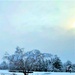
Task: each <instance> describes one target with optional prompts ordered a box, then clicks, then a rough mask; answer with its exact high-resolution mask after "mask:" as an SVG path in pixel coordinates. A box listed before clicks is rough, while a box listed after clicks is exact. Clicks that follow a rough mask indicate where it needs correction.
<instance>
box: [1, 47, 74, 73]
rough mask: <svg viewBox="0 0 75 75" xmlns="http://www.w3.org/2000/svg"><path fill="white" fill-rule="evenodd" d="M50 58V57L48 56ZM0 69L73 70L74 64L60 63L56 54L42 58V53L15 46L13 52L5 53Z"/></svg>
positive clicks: (69, 62)
mask: <svg viewBox="0 0 75 75" xmlns="http://www.w3.org/2000/svg"><path fill="white" fill-rule="evenodd" d="M48 58H50V57H48ZM3 59H6V60H7V61H5V60H4V61H3V62H2V63H1V64H0V69H8V70H26V71H46V72H47V71H51V72H53V71H54V72H70V71H71V72H75V64H73V63H72V62H71V61H67V62H65V63H62V61H61V60H60V58H59V57H58V56H57V55H54V57H53V58H50V59H44V55H43V54H42V53H40V52H39V51H37V52H36V53H35V54H34V53H31V52H29V53H25V52H24V49H23V48H19V47H17V48H16V50H15V52H14V54H12V55H10V54H8V53H5V55H4V56H3Z"/></svg>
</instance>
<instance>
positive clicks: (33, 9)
mask: <svg viewBox="0 0 75 75" xmlns="http://www.w3.org/2000/svg"><path fill="white" fill-rule="evenodd" d="M74 23H75V1H65V0H63V1H60V0H53V1H32V0H30V1H8V0H7V1H0V59H1V58H2V56H3V54H4V53H5V51H7V52H8V53H11V54H12V53H13V52H14V51H15V48H16V47H17V46H19V47H23V48H25V52H27V51H30V50H33V49H39V50H40V51H41V52H47V53H51V54H54V55H55V54H57V55H58V56H59V57H60V58H61V60H62V61H63V62H65V61H67V60H71V61H72V62H73V63H75V59H74V57H75V47H74V46H75V27H74Z"/></svg>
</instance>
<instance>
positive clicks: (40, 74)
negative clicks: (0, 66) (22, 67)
mask: <svg viewBox="0 0 75 75" xmlns="http://www.w3.org/2000/svg"><path fill="white" fill-rule="evenodd" d="M15 74H16V75H24V74H23V73H15ZM0 75H13V73H11V72H8V70H0ZM28 75H75V73H64V72H62V73H60V72H56V73H55V72H34V73H31V74H28Z"/></svg>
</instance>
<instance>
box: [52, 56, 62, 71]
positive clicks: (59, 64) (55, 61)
mask: <svg viewBox="0 0 75 75" xmlns="http://www.w3.org/2000/svg"><path fill="white" fill-rule="evenodd" d="M52 64H53V70H54V71H61V70H62V62H61V60H60V59H59V57H57V55H55V58H53V59H52Z"/></svg>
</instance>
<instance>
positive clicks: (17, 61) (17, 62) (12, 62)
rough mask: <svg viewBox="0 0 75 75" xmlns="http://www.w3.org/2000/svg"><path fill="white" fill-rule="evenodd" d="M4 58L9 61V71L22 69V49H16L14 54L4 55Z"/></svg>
mask: <svg viewBox="0 0 75 75" xmlns="http://www.w3.org/2000/svg"><path fill="white" fill-rule="evenodd" d="M4 58H6V59H7V60H9V69H24V61H23V48H19V47H17V48H16V51H15V53H14V54H12V55H9V54H8V53H6V54H5V56H4Z"/></svg>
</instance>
